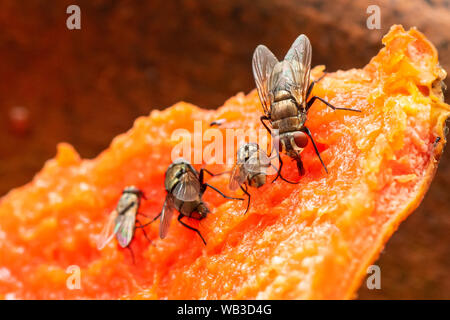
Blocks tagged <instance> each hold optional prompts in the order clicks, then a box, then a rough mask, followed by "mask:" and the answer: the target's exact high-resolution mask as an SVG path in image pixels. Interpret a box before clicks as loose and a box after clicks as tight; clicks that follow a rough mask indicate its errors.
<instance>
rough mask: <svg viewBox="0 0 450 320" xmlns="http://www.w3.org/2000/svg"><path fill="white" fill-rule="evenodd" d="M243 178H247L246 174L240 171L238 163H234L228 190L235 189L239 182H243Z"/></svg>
mask: <svg viewBox="0 0 450 320" xmlns="http://www.w3.org/2000/svg"><path fill="white" fill-rule="evenodd" d="M245 179H247V175H246V174H245V173H244V172H242V170H241V168H240V166H239V165H238V164H236V165H234V167H233V169H232V170H231V175H230V182H229V184H228V188H229V189H230V190H236V189H237V188H239V187H240V185H241V184H243V183H244V181H245Z"/></svg>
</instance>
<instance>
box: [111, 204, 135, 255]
mask: <svg viewBox="0 0 450 320" xmlns="http://www.w3.org/2000/svg"><path fill="white" fill-rule="evenodd" d="M137 209H138V206H137V204H136V203H135V204H133V205H132V206H131V207H129V208H128V210H127V211H126V212H125V213H123V214H121V215H119V216H118V217H117V219H116V227H115V228H114V233H115V234H116V238H117V241H118V242H119V244H120V246H121V247H122V248H125V247H127V246H128V245H129V244H130V242H131V240H133V236H134V230H135V228H136V213H137Z"/></svg>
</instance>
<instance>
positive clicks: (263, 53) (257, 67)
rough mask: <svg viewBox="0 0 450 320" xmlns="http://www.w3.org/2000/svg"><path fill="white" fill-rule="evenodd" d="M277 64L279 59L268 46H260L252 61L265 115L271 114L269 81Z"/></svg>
mask: <svg viewBox="0 0 450 320" xmlns="http://www.w3.org/2000/svg"><path fill="white" fill-rule="evenodd" d="M277 63H278V60H277V58H276V57H275V56H274V55H273V53H272V52H271V51H270V50H269V49H268V48H267V47H266V46H264V45H259V46H258V47H256V49H255V52H254V53H253V61H252V67H253V77H254V78H255V82H256V88H257V89H258V95H259V100H261V104H262V106H263V109H264V113H265V114H268V113H269V110H270V104H271V99H270V93H269V84H268V81H269V78H270V75H271V73H272V70H273V68H274V67H275V65H276V64H277Z"/></svg>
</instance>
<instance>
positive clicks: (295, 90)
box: [252, 34, 361, 181]
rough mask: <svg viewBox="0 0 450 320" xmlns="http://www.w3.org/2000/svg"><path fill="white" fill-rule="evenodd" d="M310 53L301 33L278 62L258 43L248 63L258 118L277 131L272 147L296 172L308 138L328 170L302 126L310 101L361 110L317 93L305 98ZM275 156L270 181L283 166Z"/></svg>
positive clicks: (300, 168)
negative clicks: (259, 109) (276, 162)
mask: <svg viewBox="0 0 450 320" xmlns="http://www.w3.org/2000/svg"><path fill="white" fill-rule="evenodd" d="M311 54H312V48H311V44H310V42H309V39H308V37H306V36H305V35H303V34H302V35H300V36H299V37H298V38H297V39H296V40H295V41H294V43H293V44H292V46H291V48H290V49H289V51H288V52H287V54H286V56H285V57H284V60H283V61H278V60H277V58H276V57H275V56H274V54H273V53H272V52H271V51H270V50H269V49H268V48H267V47H266V46H264V45H259V46H258V47H257V48H256V49H255V52H254V54H253V62H252V66H253V76H254V78H255V82H256V87H257V90H258V95H259V99H260V100H261V104H262V107H263V109H264V115H263V116H262V117H261V118H260V119H261V122H262V124H263V125H264V127H265V128H266V129H267V130H268V131H269V132H270V133H271V129H270V128H269V127H268V126H267V124H266V123H265V122H264V121H265V120H268V121H269V122H270V124H271V127H272V128H273V129H276V130H278V136H275V137H274V146H277V147H278V148H279V150H281V151H284V152H285V153H286V154H287V155H288V156H289V157H291V158H292V159H294V160H295V161H296V162H297V169H298V172H299V175H303V174H304V172H305V170H304V168H303V163H302V160H301V158H300V153H301V152H302V151H303V149H304V148H305V147H306V145H307V143H308V137H309V139H310V140H311V142H312V144H313V147H314V150H315V152H316V154H317V156H318V157H319V160H320V162H321V163H322V166H323V168H324V169H325V171H326V172H327V173H328V170H327V167H326V166H325V163H324V162H323V160H322V158H321V157H320V153H319V150H318V149H317V146H316V143H315V142H314V140H313V138H312V135H311V132H310V131H309V129H308V128H307V127H306V126H305V122H306V116H307V113H308V110H309V109H310V108H311V106H312V105H313V103H314V102H315V101H316V100H320V101H322V102H323V103H325V104H326V105H327V106H328V107H330V108H332V109H333V110H347V111H356V112H361V111H360V110H355V109H349V108H337V107H335V106H333V105H332V104H331V103H329V102H327V101H326V100H324V99H323V98H320V97H317V96H313V97H311V98H310V97H309V96H310V94H311V92H312V89H313V87H314V84H315V83H316V82H317V81H312V82H311V83H310V71H311ZM318 81H320V79H319V80H318ZM277 151H278V150H277ZM278 157H279V161H280V166H279V169H278V174H277V176H276V178H275V179H274V181H275V180H276V179H277V178H278V177H280V176H281V168H282V166H283V162H282V160H281V157H280V154H279V153H278Z"/></svg>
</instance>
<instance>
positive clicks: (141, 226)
mask: <svg viewBox="0 0 450 320" xmlns="http://www.w3.org/2000/svg"><path fill="white" fill-rule="evenodd" d="M160 216H161V212H160V213H158V215H157V216H156V217H154V218H153V219H152V221H150V222H147V223H145V224H141V225H140V226H136V228H144V227H146V226H148V225H149V224H151V223H153V222H154V221H155V220H157V219H158V218H159V217H160ZM146 217H147V216H146Z"/></svg>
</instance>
